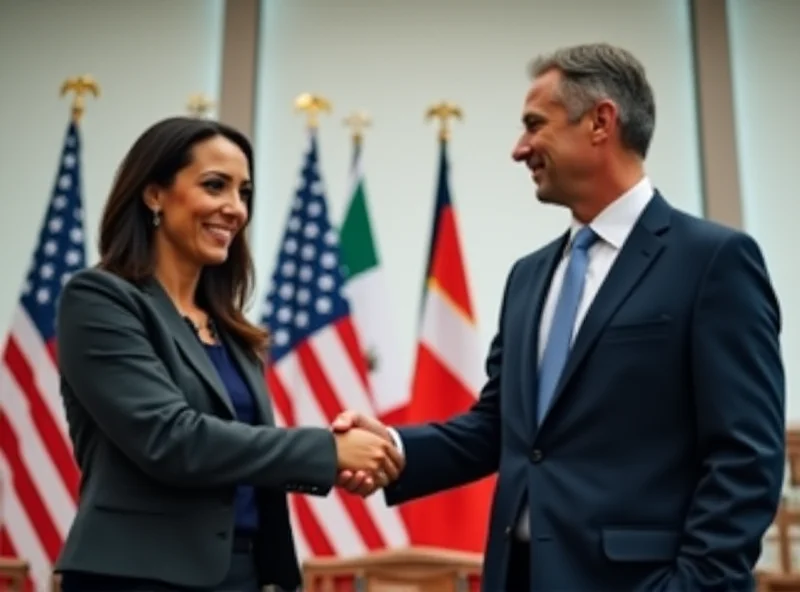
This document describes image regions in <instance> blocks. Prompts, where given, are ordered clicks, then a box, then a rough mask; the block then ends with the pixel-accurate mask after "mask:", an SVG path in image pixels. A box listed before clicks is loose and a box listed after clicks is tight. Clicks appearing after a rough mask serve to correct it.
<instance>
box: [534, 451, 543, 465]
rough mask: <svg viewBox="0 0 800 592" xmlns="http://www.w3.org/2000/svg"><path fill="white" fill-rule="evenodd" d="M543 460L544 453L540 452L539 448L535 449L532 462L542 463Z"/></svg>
mask: <svg viewBox="0 0 800 592" xmlns="http://www.w3.org/2000/svg"><path fill="white" fill-rule="evenodd" d="M543 458H544V454H543V453H542V451H541V450H539V449H538V448H534V449H533V451H532V452H531V461H532V462H535V463H540V462H542V459H543Z"/></svg>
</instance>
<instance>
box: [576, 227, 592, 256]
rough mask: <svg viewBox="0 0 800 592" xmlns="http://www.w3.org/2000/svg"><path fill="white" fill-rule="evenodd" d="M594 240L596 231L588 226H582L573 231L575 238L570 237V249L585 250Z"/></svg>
mask: <svg viewBox="0 0 800 592" xmlns="http://www.w3.org/2000/svg"><path fill="white" fill-rule="evenodd" d="M596 240H597V233H595V231H594V230H592V228H591V227H590V226H584V227H583V228H581V229H580V230H579V231H578V232H576V233H575V238H573V239H572V249H573V250H578V251H584V252H586V251H588V250H589V247H591V246H592V245H593V244H594V242H595V241H596Z"/></svg>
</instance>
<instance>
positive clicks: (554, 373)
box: [537, 226, 597, 424]
mask: <svg viewBox="0 0 800 592" xmlns="http://www.w3.org/2000/svg"><path fill="white" fill-rule="evenodd" d="M596 240H597V235H596V234H595V232H594V230H592V229H591V228H589V227H588V226H584V227H583V228H581V229H580V230H579V231H578V232H576V233H575V237H574V238H573V240H572V247H571V254H570V257H569V263H568V264H567V270H566V271H565V272H564V283H563V284H562V285H561V293H560V294H559V295H558V303H557V304H556V311H555V314H554V315H553V324H552V325H551V327H550V335H549V336H548V337H547V345H546V346H545V348H544V354H543V355H542V362H541V364H540V366H539V397H538V402H539V405H538V409H537V421H538V423H539V424H541V423H542V419H543V418H544V416H545V414H546V413H547V410H548V409H549V407H550V403H551V402H552V400H553V395H554V394H555V390H556V385H557V384H558V381H559V378H561V373H562V372H563V371H564V366H565V365H566V363H567V358H568V357H569V351H570V348H571V346H572V332H573V328H574V327H575V316H576V315H577V313H578V305H579V304H580V302H581V295H582V294H583V285H584V284H585V283H586V269H587V267H588V265H589V254H588V251H589V247H591V246H592V244H593V243H594V241H596Z"/></svg>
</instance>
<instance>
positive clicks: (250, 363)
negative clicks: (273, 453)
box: [223, 335, 275, 425]
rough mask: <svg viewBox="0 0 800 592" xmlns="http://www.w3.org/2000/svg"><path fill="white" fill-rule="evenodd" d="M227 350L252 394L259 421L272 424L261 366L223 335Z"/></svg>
mask: <svg viewBox="0 0 800 592" xmlns="http://www.w3.org/2000/svg"><path fill="white" fill-rule="evenodd" d="M223 341H224V342H225V345H226V347H227V348H228V351H229V352H231V356H233V359H234V361H235V362H236V365H237V366H238V367H239V371H240V372H241V373H242V378H243V379H244V381H245V383H246V384H247V386H248V388H249V389H250V392H251V393H252V394H253V399H254V400H255V402H256V407H258V410H259V413H260V414H261V421H262V422H263V423H264V424H265V425H274V424H275V418H274V416H273V413H272V405H271V404H270V401H269V398H268V397H269V395H268V394H267V389H266V386H265V385H266V379H265V377H264V374H263V372H262V371H261V366H260V365H259V364H258V363H257V362H256V361H255V360H254V359H253V358H251V357H248V355H247V354H246V353H245V351H244V350H243V349H242V347H241V346H240V345H239V344H238V343H236V341H234V340H233V339H232V338H231V337H230V336H228V335H225V336H223Z"/></svg>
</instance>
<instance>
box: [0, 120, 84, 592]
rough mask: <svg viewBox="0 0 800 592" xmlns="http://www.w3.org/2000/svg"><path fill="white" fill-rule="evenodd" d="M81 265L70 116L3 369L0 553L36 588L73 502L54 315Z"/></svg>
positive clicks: (75, 476)
mask: <svg viewBox="0 0 800 592" xmlns="http://www.w3.org/2000/svg"><path fill="white" fill-rule="evenodd" d="M85 264H86V255H85V247H84V233H83V208H82V205H81V177H80V134H79V130H78V126H77V124H76V123H75V122H71V123H70V124H69V127H68V128H67V133H66V137H65V140H64V145H63V149H62V152H61V157H60V163H59V167H58V175H57V177H56V181H55V185H54V187H53V192H52V196H51V199H50V203H49V205H48V208H47V213H46V216H45V218H44V223H43V224H42V228H41V230H40V233H39V241H38V244H37V245H36V248H35V250H34V253H33V259H32V261H31V264H30V267H29V269H28V275H27V277H26V279H25V283H24V286H23V288H22V294H21V297H20V300H19V303H18V304H17V306H16V308H15V309H14V314H13V318H12V321H11V327H10V330H9V334H8V337H7V340H6V344H5V348H4V352H3V364H2V374H0V525H1V526H0V556H12V557H19V558H22V559H24V560H26V561H27V562H28V563H29V565H30V567H31V578H30V579H31V581H30V582H29V583H28V586H29V588H32V589H34V590H36V591H44V590H47V589H48V587H49V583H50V577H51V573H52V567H53V563H54V562H55V560H56V558H57V557H58V554H59V552H60V551H61V545H62V542H63V541H64V538H65V537H66V534H67V531H68V529H69V527H70V524H71V523H72V519H73V516H74V514H75V508H76V502H77V495H78V483H79V479H80V477H79V472H78V468H77V466H76V464H75V461H74V459H73V457H72V448H71V445H70V442H69V439H68V437H67V426H66V421H65V418H64V413H63V407H62V404H61V399H60V395H59V379H58V370H57V368H56V355H55V354H56V343H55V320H56V319H55V314H56V304H57V300H58V297H59V295H60V293H61V288H62V286H63V285H64V283H65V282H66V281H67V280H68V279H69V277H70V275H71V274H73V273H74V272H75V271H77V270H79V269H81V268H82V267H84V266H85Z"/></svg>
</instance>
